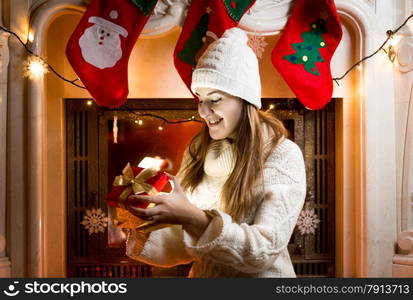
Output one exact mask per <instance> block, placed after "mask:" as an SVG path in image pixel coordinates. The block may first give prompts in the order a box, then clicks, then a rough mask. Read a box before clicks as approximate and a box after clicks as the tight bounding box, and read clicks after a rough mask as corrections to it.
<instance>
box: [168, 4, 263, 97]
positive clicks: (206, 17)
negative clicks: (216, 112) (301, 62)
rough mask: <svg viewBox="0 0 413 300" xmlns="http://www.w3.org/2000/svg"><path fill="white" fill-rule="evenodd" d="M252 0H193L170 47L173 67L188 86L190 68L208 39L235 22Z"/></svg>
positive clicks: (218, 34)
mask: <svg viewBox="0 0 413 300" xmlns="http://www.w3.org/2000/svg"><path fill="white" fill-rule="evenodd" d="M254 2H255V0H237V1H235V0H233V1H231V0H193V1H192V3H191V6H190V8H189V10H188V14H187V17H186V19H185V23H184V26H183V28H182V32H181V35H180V37H179V40H178V43H177V45H176V47H175V51H174V62H175V67H176V69H177V70H178V73H179V75H180V76H181V78H182V80H183V81H184V82H185V84H186V86H187V87H188V89H189V90H190V87H191V77H192V71H193V69H194V68H195V66H196V63H197V61H198V59H199V57H201V55H202V53H203V52H204V51H205V49H206V48H207V47H208V45H209V44H210V43H212V42H213V41H215V40H217V39H218V38H219V37H221V35H222V34H223V33H224V32H225V30H227V29H229V28H232V27H235V26H237V24H238V22H239V21H240V19H241V17H242V16H243V15H244V13H245V12H246V11H247V10H248V9H249V8H250V7H251V6H252V5H253V4H254Z"/></svg>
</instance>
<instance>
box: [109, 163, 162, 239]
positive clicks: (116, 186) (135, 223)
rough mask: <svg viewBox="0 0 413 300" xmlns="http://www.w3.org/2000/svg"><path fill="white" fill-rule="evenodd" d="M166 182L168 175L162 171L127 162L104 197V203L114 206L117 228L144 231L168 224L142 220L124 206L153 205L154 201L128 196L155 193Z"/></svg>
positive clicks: (114, 221)
mask: <svg viewBox="0 0 413 300" xmlns="http://www.w3.org/2000/svg"><path fill="white" fill-rule="evenodd" d="M167 183H168V177H167V176H166V174H165V173H164V172H159V171H157V170H156V169H154V168H141V167H137V166H132V165H130V164H129V163H128V164H127V165H126V166H125V168H124V169H123V171H122V175H119V176H116V178H115V180H114V182H113V189H112V190H111V191H110V193H109V194H108V195H107V197H106V203H107V204H108V205H110V206H112V207H115V208H116V213H115V217H114V218H113V223H114V224H115V225H116V226H118V227H119V228H126V229H142V230H143V231H146V232H148V231H153V230H156V229H159V228H162V227H165V226H169V224H154V223H155V221H145V220H142V219H140V218H138V217H136V216H134V215H133V214H131V213H130V212H129V211H128V210H126V206H135V207H139V208H148V207H152V206H154V205H155V204H154V203H147V202H141V201H138V200H134V199H129V196H131V195H133V194H134V195H157V194H158V193H159V191H161V190H162V189H163V188H164V187H165V186H166V184H167Z"/></svg>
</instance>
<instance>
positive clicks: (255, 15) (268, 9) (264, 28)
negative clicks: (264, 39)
mask: <svg viewBox="0 0 413 300" xmlns="http://www.w3.org/2000/svg"><path fill="white" fill-rule="evenodd" d="M293 2H294V0H257V1H256V2H255V3H254V5H253V6H252V7H251V8H250V10H249V11H248V12H247V13H246V14H245V15H244V16H243V17H242V19H241V21H240V23H239V27H241V28H242V29H245V30H247V31H249V32H254V33H259V34H260V35H274V34H277V33H279V30H280V28H284V26H285V24H286V23H287V20H288V16H289V12H290V9H291V6H292V4H293Z"/></svg>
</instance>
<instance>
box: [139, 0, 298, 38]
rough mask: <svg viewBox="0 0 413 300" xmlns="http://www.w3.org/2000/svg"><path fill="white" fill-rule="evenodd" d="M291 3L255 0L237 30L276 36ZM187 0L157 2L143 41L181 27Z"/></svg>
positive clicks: (284, 20)
mask: <svg viewBox="0 0 413 300" xmlns="http://www.w3.org/2000/svg"><path fill="white" fill-rule="evenodd" d="M293 2H294V0H257V1H256V2H255V4H254V5H253V6H252V7H251V8H250V9H249V10H248V12H247V13H246V14H245V15H244V16H243V17H242V19H241V21H240V23H239V26H240V27H241V28H242V29H244V30H246V31H249V32H251V33H256V34H257V33H258V34H260V35H274V34H277V33H278V32H279V30H280V28H283V27H284V25H285V24H286V22H287V20H288V15H289V11H290V8H291V5H292V3H293ZM190 4H191V0H160V1H159V2H158V4H157V5H156V7H155V9H154V12H153V14H152V16H151V17H150V18H149V20H148V23H146V25H145V27H144V29H143V31H142V36H143V37H145V36H146V37H153V36H157V35H162V34H164V33H166V32H168V31H170V30H172V29H173V28H175V27H178V26H182V25H183V22H184V20H185V16H186V12H187V9H188V7H189V5H190Z"/></svg>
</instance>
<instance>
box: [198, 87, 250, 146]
mask: <svg viewBox="0 0 413 300" xmlns="http://www.w3.org/2000/svg"><path fill="white" fill-rule="evenodd" d="M196 94H197V95H198V99H199V103H198V113H199V115H200V117H201V118H202V119H204V120H205V122H206V124H207V126H208V129H209V135H210V136H211V138H212V139H214V140H221V139H225V138H227V137H229V136H230V135H231V134H232V133H233V132H234V131H235V129H236V128H237V126H238V123H239V121H240V118H241V111H242V101H243V100H241V99H240V98H238V97H235V96H232V95H229V94H227V93H225V92H222V91H220V90H216V89H211V88H197V90H196Z"/></svg>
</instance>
